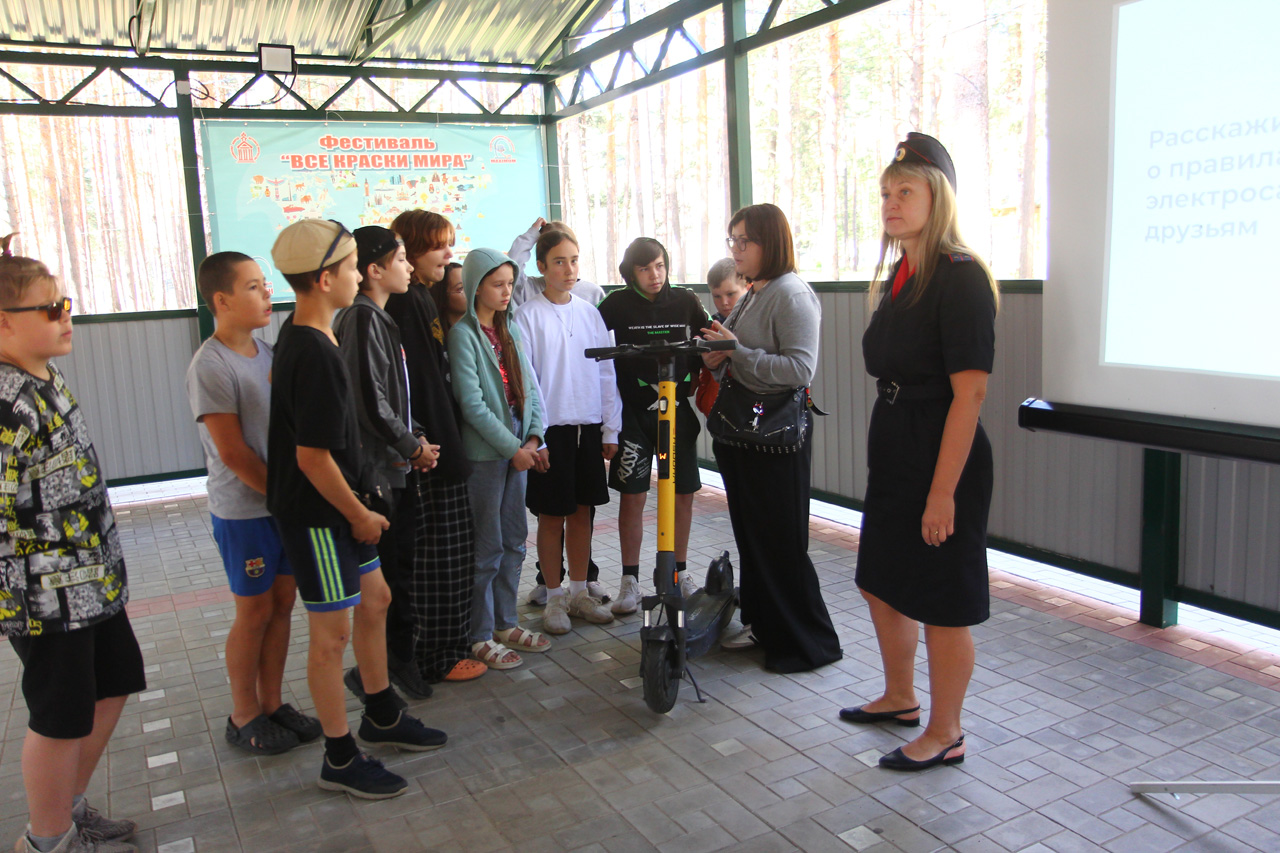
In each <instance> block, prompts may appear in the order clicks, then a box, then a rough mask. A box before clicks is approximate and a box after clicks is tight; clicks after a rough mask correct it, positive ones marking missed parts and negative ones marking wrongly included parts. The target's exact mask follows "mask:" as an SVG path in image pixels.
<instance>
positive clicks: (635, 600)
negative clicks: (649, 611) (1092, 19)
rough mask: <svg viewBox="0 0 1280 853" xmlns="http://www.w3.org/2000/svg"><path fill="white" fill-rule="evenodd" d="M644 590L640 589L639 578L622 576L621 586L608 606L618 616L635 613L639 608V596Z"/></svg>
mask: <svg viewBox="0 0 1280 853" xmlns="http://www.w3.org/2000/svg"><path fill="white" fill-rule="evenodd" d="M643 595H644V592H643V591H641V589H640V579H639V578H636V577H632V576H631V575H623V576H622V586H621V587H619V588H618V597H617V598H616V599H614V602H613V605H612V606H611V607H610V608H609V609H610V610H612V611H613V612H614V613H617V614H618V615H620V616H625V615H626V614H628V613H635V612H636V611H637V610H639V609H640V598H641V597H642V596H643Z"/></svg>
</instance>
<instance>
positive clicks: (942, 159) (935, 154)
mask: <svg viewBox="0 0 1280 853" xmlns="http://www.w3.org/2000/svg"><path fill="white" fill-rule="evenodd" d="M894 159H895V160H897V161H898V162H899V163H924V164H925V165H926V166H933V167H934V168H935V169H937V170H938V171H940V172H942V174H944V175H946V177H947V182H948V183H949V184H951V189H952V191H953V192H954V191H955V189H956V167H955V164H954V163H952V162H951V155H950V154H948V153H947V149H945V148H943V147H942V143H941V142H939V141H938V140H936V139H934V138H933V137H932V136H929V135H928V134H924V133H916V132H915V131H914V130H913V131H911V132H910V133H908V134H907V138H906V139H905V140H903V141H902V142H899V143H898V150H897V152H896V153H895V154H894Z"/></svg>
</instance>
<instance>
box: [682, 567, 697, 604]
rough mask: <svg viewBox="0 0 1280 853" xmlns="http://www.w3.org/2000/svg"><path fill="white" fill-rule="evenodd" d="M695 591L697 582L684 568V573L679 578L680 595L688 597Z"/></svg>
mask: <svg viewBox="0 0 1280 853" xmlns="http://www.w3.org/2000/svg"><path fill="white" fill-rule="evenodd" d="M697 591H698V582H697V581H695V580H694V579H693V574H692V573H691V572H689V571H688V570H687V569H686V570H685V573H684V575H682V576H681V578H680V595H682V596H684V597H685V598H686V599H688V598H690V597H691V596H692V595H693V594H694V593H695V592H697Z"/></svg>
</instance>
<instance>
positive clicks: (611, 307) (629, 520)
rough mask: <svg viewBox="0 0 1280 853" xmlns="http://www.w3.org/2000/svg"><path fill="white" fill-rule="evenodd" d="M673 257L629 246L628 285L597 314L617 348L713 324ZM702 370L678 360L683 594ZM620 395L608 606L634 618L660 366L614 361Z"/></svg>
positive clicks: (658, 248) (612, 466) (682, 336)
mask: <svg viewBox="0 0 1280 853" xmlns="http://www.w3.org/2000/svg"><path fill="white" fill-rule="evenodd" d="M670 267H671V262H670V257H669V256H668V255H667V250H666V248H664V247H663V245H662V244H661V243H659V242H658V241H657V240H654V239H652V238H650V237H640V238H639V239H637V240H634V241H632V243H631V245H630V246H628V247H627V250H626V252H625V253H623V256H622V262H621V263H620V264H619V265H618V272H620V273H621V274H622V280H623V281H624V282H626V284H627V286H626V287H624V288H622V289H621V290H615V291H614V292H613V293H610V294H609V295H608V296H607V297H605V300H604V302H601V303H600V315H601V316H602V317H604V324H605V326H606V327H607V328H608V329H609V330H610V331H612V332H613V334H614V340H615V341H616V342H617V343H619V344H642V343H652V342H655V341H662V340H670V341H683V340H688V339H689V337H690V336H692V335H696V334H697V333H698V332H699V330H701V329H702V328H703V327H704V324H706V323H708V322H710V321H709V318H708V317H707V311H706V309H705V308H703V307H702V301H701V300H700V299H698V296H697V294H695V293H694V292H693V291H692V290H689V289H688V288H687V287H674V286H672V284H671V279H670V277H669V270H670ZM700 367H701V365H700V364H698V363H689V361H688V360H687V359H685V358H680V359H677V360H676V364H675V368H676V377H677V387H676V459H678V460H679V459H684V460H687V461H686V462H684V463H681V464H677V465H676V512H675V515H676V542H675V546H676V547H675V552H676V571H677V573H678V574H679V577H680V580H681V589H682V590H684V592H685V594H686V595H689V594H691V593H692V592H693V586H692V585H691V583H690V582H689V581H686V579H685V561H686V558H687V557H688V553H689V527H690V524H691V523H692V521H693V495H694V492H696V491H698V489H700V488H702V480H701V478H700V477H699V476H698V465H697V462H696V460H697V457H698V453H697V440H698V433H699V432H701V431H702V427H701V426H699V424H698V417H697V415H695V414H694V413H693V407H692V406H690V405H689V400H688V399H687V398H688V396H689V393H690V384H691V383H690V379H691V377H690V373H691V372H696V371H697V370H698V369H699V368H700ZM615 370H616V372H617V377H618V393H619V396H620V397H622V432H621V434H620V435H619V436H618V452H617V454H616V455H615V456H614V457H613V459H612V460H611V461H610V463H609V486H610V487H611V488H613V489H616V490H617V491H618V492H619V493H620V497H619V499H618V539H619V540H620V543H621V550H622V586H621V588H620V590H619V592H618V597H617V599H616V600H615V601H614V602H613V612H614V613H634V612H635V611H636V609H637V608H639V606H640V597H641V590H640V544H641V541H642V539H643V537H644V504H645V499H646V497H647V496H648V493H649V479H650V471H651V469H652V466H653V454H654V452H655V449H656V446H657V443H658V410H657V405H656V403H657V399H658V366H657V364H655V363H654V362H652V361H649V360H647V359H638V358H630V359H622V360H621V361H618V362H617V363H616V364H615Z"/></svg>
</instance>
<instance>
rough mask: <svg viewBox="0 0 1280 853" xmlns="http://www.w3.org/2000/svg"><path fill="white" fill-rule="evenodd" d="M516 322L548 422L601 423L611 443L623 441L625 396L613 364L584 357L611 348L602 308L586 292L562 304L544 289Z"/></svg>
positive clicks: (527, 305) (551, 424)
mask: <svg viewBox="0 0 1280 853" xmlns="http://www.w3.org/2000/svg"><path fill="white" fill-rule="evenodd" d="M516 325H517V326H519V327H520V334H521V336H522V337H523V338H524V347H525V355H526V356H527V357H528V359H529V363H530V364H532V365H533V371H534V373H535V374H536V375H537V379H538V389H539V390H540V391H541V392H542V401H543V410H544V417H545V418H546V424H547V426H562V425H573V426H576V425H585V424H601V426H602V428H603V429H602V432H603V438H604V443H605V444H617V443H618V432H619V431H620V430H621V429H622V400H621V399H619V397H618V385H617V382H616V381H615V379H614V373H613V362H612V361H600V362H597V361H595V360H593V359H589V358H587V357H586V356H584V355H583V354H582V353H583V350H586V349H588V348H590V347H607V346H611V345H612V344H611V341H610V340H609V330H608V329H606V328H605V325H604V319H603V318H602V317H601V316H600V312H599V311H597V310H596V309H595V308H593V307H592V306H591V304H590V303H589V302H587V301H586V300H585V299H583V298H582V297H580V296H571V297H570V299H569V302H568V304H567V305H556V304H555V303H553V302H551V301H550V300H549V299H547V297H546V296H545V295H544V294H541V293H539V294H538V295H537V296H534V297H532V298H530V299H529V301H528V302H526V303H525V304H524V305H522V306H520V310H519V312H517V313H516Z"/></svg>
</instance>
